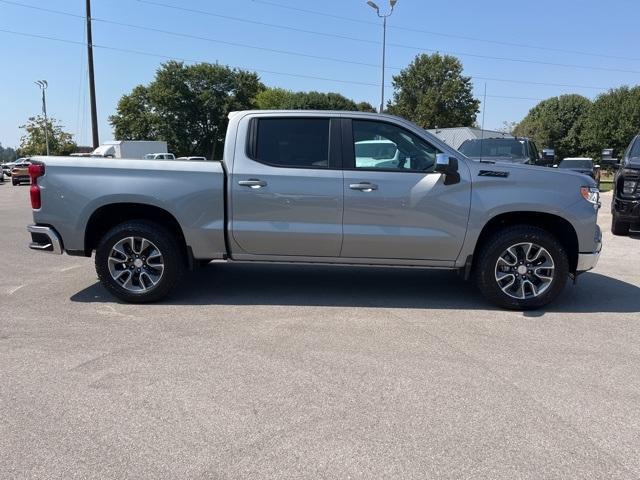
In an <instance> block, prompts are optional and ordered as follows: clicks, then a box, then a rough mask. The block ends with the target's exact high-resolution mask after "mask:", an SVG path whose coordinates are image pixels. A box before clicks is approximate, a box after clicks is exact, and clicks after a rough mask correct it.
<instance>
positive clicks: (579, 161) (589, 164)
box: [558, 158, 593, 170]
mask: <svg viewBox="0 0 640 480" xmlns="http://www.w3.org/2000/svg"><path fill="white" fill-rule="evenodd" d="M558 168H579V169H581V170H591V169H592V168H593V161H591V160H588V159H584V158H565V159H564V160H563V161H561V162H560V165H558Z"/></svg>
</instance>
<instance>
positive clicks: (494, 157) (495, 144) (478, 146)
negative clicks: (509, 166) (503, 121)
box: [458, 137, 540, 165]
mask: <svg viewBox="0 0 640 480" xmlns="http://www.w3.org/2000/svg"><path fill="white" fill-rule="evenodd" d="M458 150H460V152H462V153H464V154H465V155H466V156H467V157H469V158H471V159H473V160H491V161H495V162H511V163H524V164H529V165H535V164H536V163H538V162H539V161H540V155H539V153H538V149H537V148H536V145H535V143H533V142H532V141H531V140H529V139H528V138H510V137H506V138H502V137H500V138H483V139H471V140H465V141H464V142H463V143H462V145H460V148H459V149H458Z"/></svg>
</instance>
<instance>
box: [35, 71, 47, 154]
mask: <svg viewBox="0 0 640 480" xmlns="http://www.w3.org/2000/svg"><path fill="white" fill-rule="evenodd" d="M33 83H35V84H36V85H38V87H40V90H42V113H43V114H44V141H45V143H46V145H47V156H49V122H48V120H47V95H46V93H45V92H46V90H47V87H48V86H49V84H48V83H47V81H46V80H38V81H36V82H33Z"/></svg>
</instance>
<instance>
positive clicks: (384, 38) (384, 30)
mask: <svg viewBox="0 0 640 480" xmlns="http://www.w3.org/2000/svg"><path fill="white" fill-rule="evenodd" d="M396 3H398V0H389V5H390V6H391V10H389V12H388V13H386V14H383V13H381V12H380V7H378V5H376V4H375V2H373V1H371V0H369V1H368V2H367V5H369V6H370V7H371V8H373V9H374V10H375V11H376V13H377V14H378V17H379V18H382V85H381V86H380V90H381V92H380V113H382V112H383V111H384V73H385V61H386V56H387V55H386V54H387V18H388V17H390V16H391V14H392V13H393V9H394V8H395V7H396Z"/></svg>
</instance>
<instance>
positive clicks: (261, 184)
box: [238, 178, 267, 188]
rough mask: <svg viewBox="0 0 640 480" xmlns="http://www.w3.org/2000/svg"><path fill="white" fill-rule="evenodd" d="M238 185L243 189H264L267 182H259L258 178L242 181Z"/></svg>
mask: <svg viewBox="0 0 640 480" xmlns="http://www.w3.org/2000/svg"><path fill="white" fill-rule="evenodd" d="M238 185H240V186H241V187H250V188H262V187H266V186H267V182H265V181H264V180H258V179H257V178H250V179H249V180H240V181H239V182H238Z"/></svg>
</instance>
